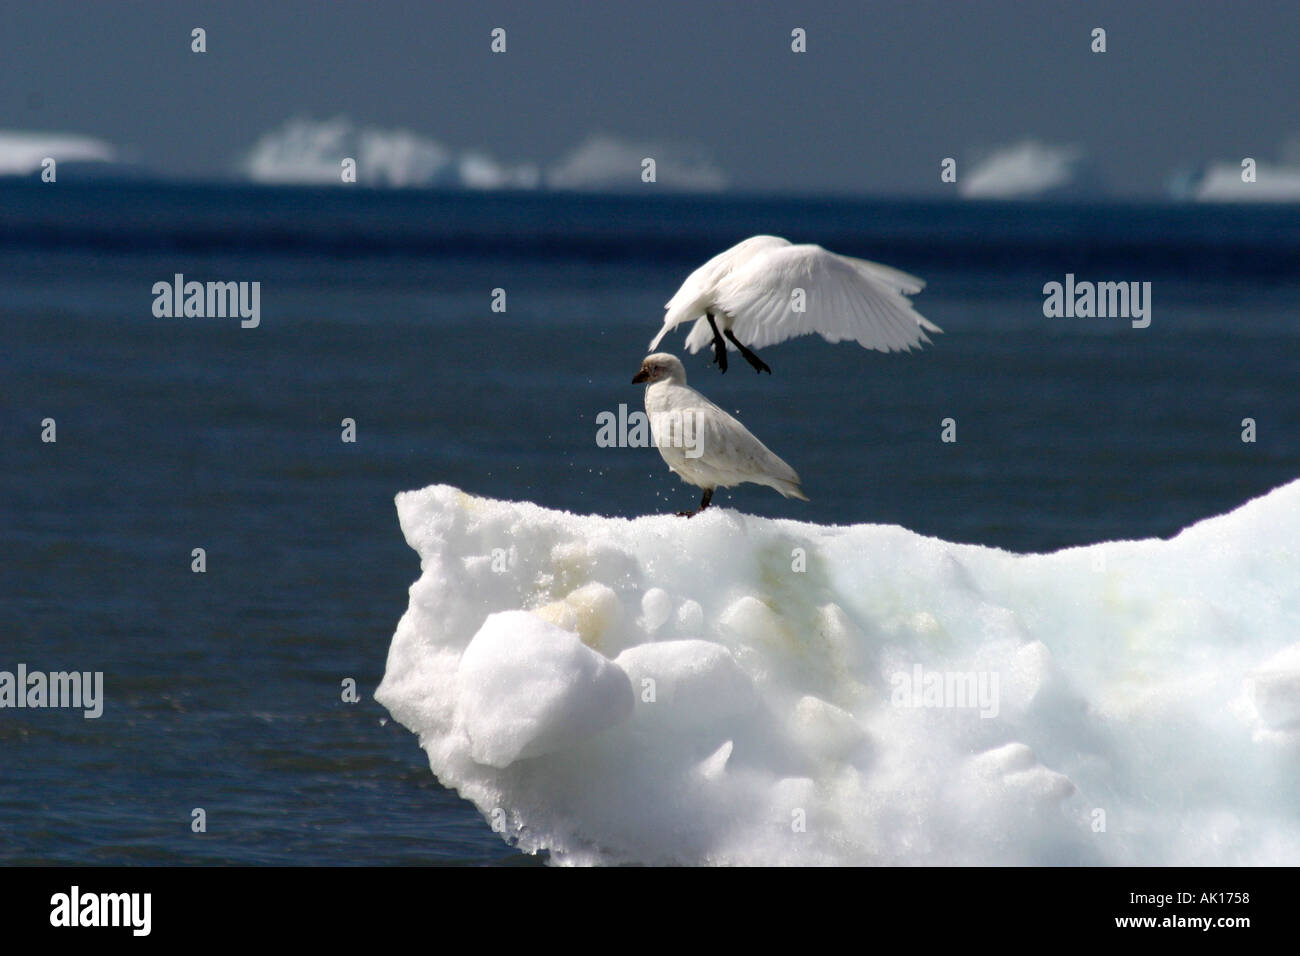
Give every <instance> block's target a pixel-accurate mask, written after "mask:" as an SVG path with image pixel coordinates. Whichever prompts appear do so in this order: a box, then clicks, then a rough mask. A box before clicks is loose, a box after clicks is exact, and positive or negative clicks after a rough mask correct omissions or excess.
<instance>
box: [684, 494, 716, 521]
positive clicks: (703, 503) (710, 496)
mask: <svg viewBox="0 0 1300 956" xmlns="http://www.w3.org/2000/svg"><path fill="white" fill-rule="evenodd" d="M712 500H713V489H712V488H705V489H704V498H703V499H702V500H701V501H700V506H699V507H698V508H696V509H695V510H694V511H679V512H677V517H679V518H689V517H691V516H692V515H697V514H699V513H700V512H701V511H703V510H704V509H705V508H707V507H708V506H709V502H710V501H712Z"/></svg>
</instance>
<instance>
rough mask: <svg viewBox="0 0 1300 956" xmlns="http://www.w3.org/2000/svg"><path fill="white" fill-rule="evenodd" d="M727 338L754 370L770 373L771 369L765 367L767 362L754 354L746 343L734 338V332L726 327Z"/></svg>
mask: <svg viewBox="0 0 1300 956" xmlns="http://www.w3.org/2000/svg"><path fill="white" fill-rule="evenodd" d="M727 338H729V339H731V344H732V345H734V346H735V347H736V348H737V350H739V352H740V354H741V355H743V356H744V357H745V361H746V362H748V363H749V364H750V365H752V366H753V367H754V371H755V372H758V373H760V374H761V373H763V372H766V373H767V374H768V375H771V374H772V370H771V369H770V368H768V367H767V363H766V362H764V361H763V360H762V359H761V358H759V357H758V356H757V355H755V354H754V350H753V349H751V348H749V347H748V346H746V345H742V344H741V343H740V339H738V338H736V334H735V333H734V332H732V331H731V329H727Z"/></svg>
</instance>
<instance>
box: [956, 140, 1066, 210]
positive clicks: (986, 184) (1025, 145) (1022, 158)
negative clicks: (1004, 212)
mask: <svg viewBox="0 0 1300 956" xmlns="http://www.w3.org/2000/svg"><path fill="white" fill-rule="evenodd" d="M1082 160H1083V150H1082V149H1080V148H1079V147H1078V146H1058V145H1053V144H1050V143H1040V142H1038V141H1037V140H1032V139H1027V140H1025V141H1023V142H1020V143H1015V144H1012V145H1010V146H1003V147H1001V148H999V149H997V150H994V151H993V153H991V154H990V155H989V156H987V157H985V158H984V160H983V161H981V162H977V163H976V164H975V168H974V169H973V170H971V172H970V173H968V174H966V175H965V176H960V177H959V178H958V181H957V193H958V195H960V196H961V197H962V198H963V199H1021V200H1024V199H1040V198H1043V197H1045V196H1051V195H1056V194H1059V193H1061V192H1063V191H1065V190H1068V189H1069V188H1070V187H1072V186H1074V185H1076V180H1077V177H1078V171H1079V164H1080V162H1081V161H1082Z"/></svg>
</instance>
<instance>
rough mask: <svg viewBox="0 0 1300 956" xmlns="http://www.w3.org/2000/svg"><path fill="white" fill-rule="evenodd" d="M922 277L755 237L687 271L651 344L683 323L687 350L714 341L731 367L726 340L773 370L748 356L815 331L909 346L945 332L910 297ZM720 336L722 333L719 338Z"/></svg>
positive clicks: (887, 347) (866, 343) (723, 364)
mask: <svg viewBox="0 0 1300 956" xmlns="http://www.w3.org/2000/svg"><path fill="white" fill-rule="evenodd" d="M924 287H925V283H924V282H922V281H921V280H920V279H918V278H916V277H915V276H911V275H908V274H907V273H906V272H900V271H899V270H897V269H891V268H890V267H889V266H882V265H880V264H879V263H875V262H868V261H867V260H865V259H853V258H850V257H849V256H841V255H837V254H836V253H834V252H828V251H827V250H825V249H823V248H822V247H821V246H816V245H798V246H796V245H791V244H790V243H789V242H788V241H787V240H785V239H781V238H779V237H778V236H753V237H751V238H749V239H746V240H745V241H744V242H741V243H739V244H737V245H735V246H732V247H731V248H730V249H728V250H727V251H726V252H722V253H719V254H718V255H716V256H714V257H713V258H712V259H710V260H709V261H708V262H706V263H704V265H702V266H700V267H699V268H698V269H696V270H695V271H694V272H692V273H691V274H690V275H689V276H688V277H687V279H686V281H685V282H684V283H682V287H681V288H680V289H678V290H677V294H676V295H674V296H673V297H672V298H671V299H669V300H668V304H667V305H665V306H664V308H665V309H666V310H667V311H666V313H665V315H664V327H663V328H662V329H660V330H659V334H658V335H656V336H655V337H654V340H653V341H652V342H651V343H650V351H651V352H653V351H654V350H655V349H657V348H658V347H659V343H660V342H661V341H663V337H664V336H665V335H667V334H668V333H669V332H671V331H672V330H673V329H675V328H677V326H679V325H681V324H682V323H683V322H694V323H695V327H694V328H693V329H691V331H690V334H689V335H687V336H686V347H687V348H688V349H690V350H691V352H692V353H694V352H698V351H700V349H702V348H704V347H705V346H707V345H709V344H710V343H712V345H713V360H714V362H716V363H717V365H718V367H719V368H721V369H722V371H724V372H725V371H726V370H727V342H728V341H730V343H731V344H732V345H733V346H735V348H736V350H737V351H739V352H740V354H741V355H742V356H743V357H744V359H745V361H747V362H748V363H749V364H750V365H752V366H753V367H754V371H756V372H767V373H768V374H769V375H770V374H771V373H772V370H771V368H769V367H768V365H767V363H766V362H764V361H763V360H762V359H761V358H759V357H758V356H757V355H755V354H754V351H753V350H754V349H755V348H763V347H764V346H767V345H775V344H776V343H778V342H784V341H785V340H786V339H792V338H794V337H796V336H799V335H808V334H809V333H812V332H816V333H817V334H818V335H820V336H821V337H822V338H824V339H826V341H828V342H843V341H845V340H851V341H854V342H857V343H858V344H859V345H861V346H862V347H863V348H868V349H876V350H877V351H880V352H900V351H909V350H911V349H912V348H913V347H919V346H920V345H921V344H923V343H927V342H929V341H930V339H929V338H928V337H927V336H926V334H925V333H926V332H942V331H943V329H941V328H939V327H938V326H937V325H935V324H934V323H933V322H931V321H929V320H928V319H926V318H924V317H923V316H922V315H921V314H920V313H918V312H917V311H916V310H915V309H914V308H912V302H911V300H910V299H908V298H907V296H909V295H912V294H914V293H917V292H920V291H921V289H923V288H924ZM724 336H725V339H724Z"/></svg>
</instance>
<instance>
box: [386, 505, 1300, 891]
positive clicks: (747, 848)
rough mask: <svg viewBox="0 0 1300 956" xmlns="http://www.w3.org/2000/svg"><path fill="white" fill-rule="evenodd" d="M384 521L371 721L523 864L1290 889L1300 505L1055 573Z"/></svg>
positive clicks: (855, 543)
mask: <svg viewBox="0 0 1300 956" xmlns="http://www.w3.org/2000/svg"><path fill="white" fill-rule="evenodd" d="M397 509H398V515H399V518H400V521H401V527H402V531H403V533H404V534H405V535H406V540H407V541H408V542H409V543H410V545H411V546H412V547H413V548H414V549H415V550H416V551H417V552H419V554H420V559H421V567H422V574H421V576H420V578H419V580H418V581H416V582H415V584H414V585H412V587H411V589H410V606H409V607H408V609H407V611H406V613H405V614H404V615H403V617H402V619H401V621H400V623H399V624H398V627H397V631H396V634H395V635H394V637H393V642H392V646H391V648H390V650H389V655H388V664H387V670H386V673H385V675H384V680H383V682H382V684H381V686H380V687H379V690H378V692H377V693H376V697H377V698H378V700H379V701H380V702H381V703H382V704H384V706H386V707H387V708H388V709H389V711H390V712H391V713H392V714H393V716H394V717H395V718H396V719H397V720H399V721H401V722H402V723H403V724H404V725H405V726H407V727H409V728H410V729H411V730H413V731H415V732H416V733H418V734H419V736H420V742H421V744H422V746H423V747H424V748H425V750H426V751H427V752H428V755H429V761H430V764H431V766H432V768H433V771H434V773H435V774H437V776H438V778H439V780H441V781H442V783H443V784H445V785H446V786H449V787H453V788H455V789H456V790H458V791H459V792H460V793H461V794H462V795H463V796H465V797H466V798H468V799H469V800H471V801H473V802H474V803H475V804H476V805H477V806H478V807H479V809H480V810H481V811H482V812H483V814H484V817H485V819H486V820H487V821H488V822H489V823H490V824H493V825H494V826H495V828H496V829H497V830H498V832H501V833H502V835H503V836H504V837H505V838H506V839H508V840H510V841H511V842H514V843H517V845H518V846H519V847H520V848H522V849H524V850H526V851H537V850H541V849H548V850H550V851H551V854H552V859H553V860H554V861H556V862H561V863H625V862H632V863H648V864H654V863H714V864H1146V865H1162V864H1228V865H1232V864H1291V865H1294V864H1297V863H1300V552H1298V550H1297V548H1298V547H1300V545H1297V542H1300V481H1297V482H1293V483H1291V484H1289V485H1286V486H1284V487H1282V488H1278V489H1276V490H1275V491H1273V492H1271V493H1270V494H1268V495H1265V496H1264V497H1261V498H1258V499H1256V500H1254V501H1251V502H1249V503H1247V504H1246V505H1244V506H1242V507H1241V508H1239V509H1237V510H1236V511H1234V512H1232V513H1231V514H1227V515H1223V516H1220V517H1215V518H1210V519H1208V520H1206V521H1202V522H1200V523H1198V524H1196V525H1194V526H1193V527H1191V528H1188V529H1186V530H1184V531H1183V532H1182V533H1180V534H1179V535H1178V536H1177V537H1175V538H1173V539H1171V540H1167V541H1166V540H1145V541H1122V542H1111V543H1104V544H1098V545H1093V546H1090V547H1085V548H1072V549H1069V550H1065V551H1061V552H1058V553H1055V554H1047V555H1017V554H1012V553H1009V552H1005V551H1000V550H996V549H992V548H985V547H979V546H974V545H958V544H950V543H948V542H945V541H941V540H938V539H935V538H926V537H921V536H920V535H917V534H913V533H912V532H910V531H907V530H905V529H903V528H900V527H895V526H884V525H857V526H853V527H823V526H818V525H813V524H807V523H802V522H797V521H786V520H781V521H774V520H769V519H762V518H755V517H752V516H747V515H744V514H741V513H739V512H737V511H734V510H731V509H727V508H717V507H715V508H712V509H709V510H708V511H705V512H704V513H703V514H701V515H699V516H697V517H695V518H692V519H690V520H686V519H682V518H678V517H675V516H654V517H644V518H639V519H636V520H626V519H620V518H603V517H594V516H580V515H574V514H570V513H565V512H555V511H549V510H546V509H543V508H541V507H538V506H537V505H533V504H527V503H510V502H502V501H493V500H488V499H484V498H476V497H472V496H470V495H468V494H465V493H464V492H462V491H459V490H457V489H455V488H452V487H449V486H445V485H439V486H433V487H429V488H425V489H423V490H421V491H413V492H404V493H402V494H399V495H398V496H397ZM800 549H801V550H800ZM798 568H802V570H797V569H798Z"/></svg>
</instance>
